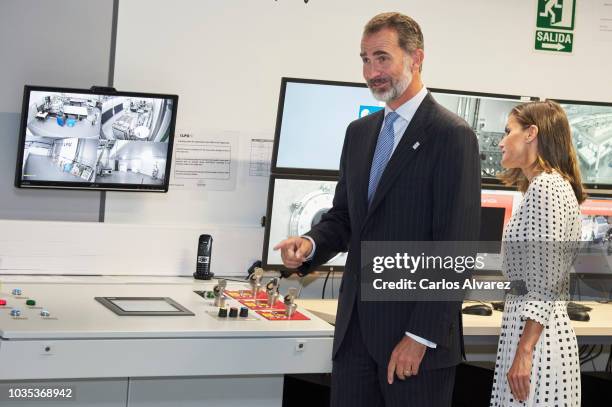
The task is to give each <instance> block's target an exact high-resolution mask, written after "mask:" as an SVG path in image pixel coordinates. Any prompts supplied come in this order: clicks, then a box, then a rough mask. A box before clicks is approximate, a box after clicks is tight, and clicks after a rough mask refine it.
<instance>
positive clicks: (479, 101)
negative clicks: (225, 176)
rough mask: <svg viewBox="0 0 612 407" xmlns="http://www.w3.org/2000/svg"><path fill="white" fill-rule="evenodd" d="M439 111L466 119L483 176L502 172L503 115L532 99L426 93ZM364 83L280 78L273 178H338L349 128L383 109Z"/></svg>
mask: <svg viewBox="0 0 612 407" xmlns="http://www.w3.org/2000/svg"><path fill="white" fill-rule="evenodd" d="M429 91H430V92H431V94H432V96H433V97H434V99H435V100H436V101H437V102H438V103H440V104H441V105H442V106H444V107H446V108H447V109H449V110H450V111H452V112H454V113H456V114H457V115H459V116H460V117H462V118H463V119H465V120H466V121H467V122H468V123H469V124H470V126H471V127H472V128H473V129H474V132H475V133H476V135H477V137H478V142H479V145H480V157H481V160H482V163H481V168H482V176H483V177H484V178H490V179H491V180H493V182H494V183H497V181H496V179H495V178H494V177H495V175H496V174H497V173H499V172H500V171H501V170H502V168H501V164H500V161H501V152H500V150H499V147H498V144H499V141H500V140H501V138H502V137H503V135H504V128H505V126H506V121H507V118H508V114H509V113H510V111H511V110H512V108H513V107H514V106H516V105H517V104H519V103H522V102H525V101H529V100H536V99H537V98H531V97H521V96H514V95H498V94H489V93H478V92H462V91H454V90H445V89H435V88H429ZM384 107H385V104H384V103H383V102H379V101H377V100H376V99H374V97H373V96H372V94H371V93H370V90H369V89H368V88H367V87H366V85H365V84H363V83H353V82H331V81H322V80H309V79H295V78H283V79H282V82H281V91H280V98H279V107H278V115H277V121H276V132H275V146H274V152H273V158H272V170H273V172H275V173H313V172H314V173H317V172H321V173H330V174H334V173H337V171H338V169H339V167H340V155H341V153H342V145H343V143H344V136H345V134H346V128H347V126H348V124H349V123H350V122H352V121H354V120H357V119H359V118H360V117H363V116H366V115H368V114H370V113H374V112H376V111H378V110H381V109H384Z"/></svg>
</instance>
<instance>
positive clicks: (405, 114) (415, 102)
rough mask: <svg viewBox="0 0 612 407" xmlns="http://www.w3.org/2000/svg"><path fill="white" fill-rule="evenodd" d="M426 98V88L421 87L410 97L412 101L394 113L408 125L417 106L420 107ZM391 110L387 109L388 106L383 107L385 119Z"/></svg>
mask: <svg viewBox="0 0 612 407" xmlns="http://www.w3.org/2000/svg"><path fill="white" fill-rule="evenodd" d="M425 96H427V88H426V87H425V86H423V87H422V88H421V90H420V91H419V92H418V93H417V94H416V95H414V96H413V97H412V99H410V100H408V101H407V102H406V103H404V104H403V105H401V106H400V107H398V108H397V109H395V113H397V114H398V115H399V116H400V117H401V118H402V119H404V120H406V121H407V122H408V123H410V121H411V120H412V117H413V116H414V114H415V113H416V111H417V109H418V108H419V106H421V102H423V100H424V99H425ZM392 111H393V110H392V109H390V108H389V106H385V117H386V116H387V114H388V113H389V112H392Z"/></svg>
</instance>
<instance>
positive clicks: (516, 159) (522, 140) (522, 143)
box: [499, 115, 537, 169]
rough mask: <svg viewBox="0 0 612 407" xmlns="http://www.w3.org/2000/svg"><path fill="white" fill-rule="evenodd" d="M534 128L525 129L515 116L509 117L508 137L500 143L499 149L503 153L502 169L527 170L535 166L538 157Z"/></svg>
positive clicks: (507, 125)
mask: <svg viewBox="0 0 612 407" xmlns="http://www.w3.org/2000/svg"><path fill="white" fill-rule="evenodd" d="M534 127H535V126H529V127H527V128H525V127H523V126H522V125H521V124H520V123H519V122H518V121H517V120H516V118H515V117H514V116H513V115H510V116H508V123H507V124H506V135H505V136H504V137H503V138H502V140H501V141H500V142H499V148H500V149H501V151H502V159H501V165H502V167H504V168H506V169H512V168H527V167H529V166H530V165H531V164H533V162H534V161H535V158H536V157H537V145H536V143H537V141H536V138H535V134H534V131H533V128H534ZM536 134H537V132H536Z"/></svg>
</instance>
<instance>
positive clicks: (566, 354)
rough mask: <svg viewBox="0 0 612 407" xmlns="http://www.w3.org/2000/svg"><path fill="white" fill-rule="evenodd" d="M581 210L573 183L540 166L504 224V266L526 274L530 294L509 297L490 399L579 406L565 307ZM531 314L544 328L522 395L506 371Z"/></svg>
mask: <svg viewBox="0 0 612 407" xmlns="http://www.w3.org/2000/svg"><path fill="white" fill-rule="evenodd" d="M579 214H580V207H579V205H578V201H577V200H576V197H575V195H574V192H573V190H572V187H571V185H570V183H569V182H568V181H566V180H565V179H564V178H563V177H562V176H561V175H559V174H558V173H557V172H555V171H553V172H552V173H541V174H539V175H538V176H536V177H534V178H533V179H532V180H531V183H530V184H529V188H528V189H527V191H526V192H525V195H524V197H523V200H522V202H521V204H520V206H519V207H518V209H517V210H516V212H515V213H514V215H512V218H511V219H510V221H509V222H508V224H507V226H506V228H505V230H504V237H503V241H504V243H503V256H504V260H503V266H502V270H503V272H504V275H505V276H506V277H507V278H508V279H510V280H523V281H524V282H525V284H526V288H527V294H525V295H512V294H508V295H507V296H506V302H505V306H504V314H503V319H502V329H501V334H500V337H499V343H498V348H497V359H496V364H495V374H494V380H493V392H492V395H491V406H499V407H509V406H546V407H551V406H579V405H580V362H579V359H578V346H577V343H576V334H575V333H574V330H573V328H572V326H571V324H570V320H569V317H568V315H567V310H566V304H567V300H568V296H569V272H570V268H571V265H572V262H573V260H574V257H575V254H576V250H575V248H576V242H578V241H579V240H580V236H581V233H580V220H579ZM525 242H529V243H525ZM536 242H546V243H536ZM551 242H555V243H551ZM562 242H564V243H562ZM526 319H532V320H534V321H536V322H538V323H540V324H542V325H543V326H544V330H543V331H542V334H541V335H540V339H539V341H538V342H537V344H536V347H535V349H534V352H533V365H532V369H531V379H530V382H531V385H530V389H529V396H528V398H527V400H526V401H524V402H521V401H518V400H516V399H515V398H514V396H513V395H512V392H511V391H510V386H509V384H508V379H507V373H508V371H509V370H510V367H511V366H512V362H513V361H514V355H515V351H516V347H517V344H518V342H519V339H520V336H521V334H522V332H523V328H524V326H525V321H526Z"/></svg>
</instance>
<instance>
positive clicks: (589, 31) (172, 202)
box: [104, 0, 612, 274]
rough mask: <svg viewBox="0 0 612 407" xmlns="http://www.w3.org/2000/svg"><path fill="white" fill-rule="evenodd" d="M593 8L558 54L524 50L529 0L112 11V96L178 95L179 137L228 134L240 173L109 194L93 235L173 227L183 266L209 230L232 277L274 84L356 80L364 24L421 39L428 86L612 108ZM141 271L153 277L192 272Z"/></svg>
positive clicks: (249, 243) (586, 8) (218, 4)
mask: <svg viewBox="0 0 612 407" xmlns="http://www.w3.org/2000/svg"><path fill="white" fill-rule="evenodd" d="M599 3H600V2H599V1H596V0H577V11H576V30H575V44H574V52H573V54H571V55H556V54H553V53H542V52H536V51H534V50H533V48H534V35H535V21H536V8H537V7H536V0H523V1H507V0H503V1H502V0H471V1H466V2H460V1H456V0H440V1H437V2H432V1H426V0H412V1H407V0H404V1H396V0H385V1H382V0H380V1H375V2H373V1H364V0H334V1H331V0H311V1H309V3H308V4H304V2H303V1H299V0H278V1H273V0H241V1H233V2H228V1H223V0H214V1H213V0H181V1H180V2H179V3H170V2H167V1H165V0H129V1H127V0H126V1H120V2H119V21H118V35H117V50H116V66H115V81H114V83H115V86H116V87H117V88H118V89H121V90H132V91H150V92H162V93H177V94H179V96H180V100H179V105H178V123H177V128H178V129H189V130H196V131H198V132H202V133H206V134H208V133H210V134H213V133H214V134H217V133H219V132H221V131H233V132H237V133H238V134H239V139H240V148H239V152H238V161H239V164H240V166H239V170H238V171H239V173H238V176H237V177H238V178H237V185H236V188H235V189H234V190H231V191H211V190H206V189H203V190H178V189H171V190H170V192H169V193H168V194H134V193H108V194H107V202H106V220H107V222H110V225H106V226H104V227H108V228H112V227H114V226H113V225H123V226H124V227H127V228H128V229H130V228H131V229H130V230H133V231H135V232H134V233H143V235H142V236H141V240H143V241H147V239H150V238H151V236H152V235H151V234H147V233H145V232H144V229H142V227H149V228H164V227H171V228H174V229H173V230H175V232H173V233H176V234H177V235H173V236H180V238H176V239H173V240H172V239H171V240H170V241H169V242H168V245H169V249H170V251H169V253H171V254H172V256H176V254H177V253H180V252H189V255H188V256H187V257H189V256H190V255H192V254H193V253H191V252H192V251H193V250H194V247H195V243H196V242H195V236H196V235H197V233H196V232H195V231H198V233H210V231H214V233H215V234H216V235H218V236H220V237H219V239H216V240H215V245H216V246H215V250H217V252H215V251H214V250H213V259H215V258H216V257H220V256H221V255H220V254H219V252H223V253H230V255H229V256H228V258H229V260H227V263H225V264H224V266H225V267H224V268H223V270H221V271H220V274H235V273H237V274H242V273H244V269H245V268H246V266H247V265H248V264H249V263H250V261H252V260H254V259H257V258H259V257H260V254H261V243H262V233H261V232H262V229H261V228H259V227H258V226H257V225H258V223H259V219H260V217H261V216H262V215H263V214H264V212H265V204H266V193H267V187H268V183H267V179H266V178H265V177H260V178H258V179H256V178H253V177H249V176H248V169H247V170H246V171H245V168H247V167H248V157H249V140H250V138H254V136H257V137H262V135H265V136H266V137H268V138H272V136H273V130H274V125H275V120H276V111H277V103H278V91H279V87H280V78H281V77H282V76H292V77H302V78H318V79H331V80H342V81H362V78H361V62H360V58H359V42H360V37H361V30H362V27H363V25H364V24H365V23H366V21H367V20H368V19H369V18H370V17H372V16H373V15H375V14H376V13H378V12H382V11H389V10H397V11H401V12H404V13H406V14H409V15H411V16H413V17H414V18H415V19H416V20H417V21H418V22H419V23H420V24H421V26H422V28H423V31H424V35H425V54H426V58H425V64H424V71H423V73H424V80H425V83H426V85H427V86H430V87H437V88H448V89H458V90H471V91H483V92H494V93H510V94H520V95H531V96H539V97H557V98H567V99H583V100H601V101H606V100H607V101H612V93H611V90H612V86H611V85H612V80H611V79H610V72H612V53H611V52H610V50H612V38H610V37H608V38H607V39H606V40H605V41H604V40H602V36H601V35H600V34H599V33H598V32H597V29H598V26H599V24H598V20H597V17H598V7H599ZM235 230H245V231H249V232H245V233H244V234H241V233H235V234H233V233H231V231H235ZM228 231H230V232H228ZM131 233H132V232H130V236H134V235H133V234H131ZM214 236H215V235H214ZM222 236H225V237H222ZM227 236H231V239H230V238H227ZM116 239H118V241H119V242H123V243H124V244H125V245H127V246H129V243H130V242H128V241H126V238H125V237H122V236H121V235H116ZM191 241H193V244H192V243H191ZM217 241H218V242H219V244H217ZM134 256H136V257H134V259H137V258H142V257H138V256H142V253H140V252H139V251H135V252H134ZM155 256H158V254H155ZM155 256H153V257H154V258H156V257H155ZM172 258H173V259H176V257H172ZM213 261H214V260H213ZM223 261H225V259H224V260H223ZM188 263H189V261H187V263H185V264H188ZM152 264H153V265H152V267H154V268H155V273H158V272H159V273H167V274H176V273H177V271H178V272H180V273H191V272H192V271H193V270H191V269H189V268H187V269H182V268H181V267H180V263H176V264H175V267H174V268H173V267H171V266H168V264H167V263H163V266H162V265H161V264H162V263H160V266H159V267H157V266H155V262H152ZM218 273H219V271H218Z"/></svg>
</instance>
